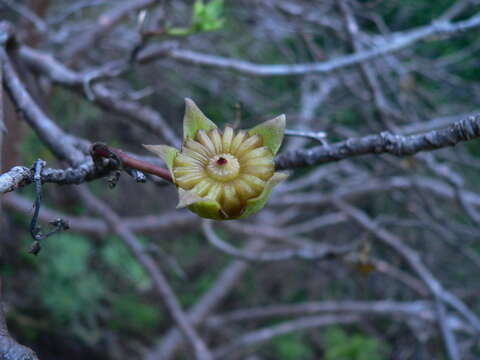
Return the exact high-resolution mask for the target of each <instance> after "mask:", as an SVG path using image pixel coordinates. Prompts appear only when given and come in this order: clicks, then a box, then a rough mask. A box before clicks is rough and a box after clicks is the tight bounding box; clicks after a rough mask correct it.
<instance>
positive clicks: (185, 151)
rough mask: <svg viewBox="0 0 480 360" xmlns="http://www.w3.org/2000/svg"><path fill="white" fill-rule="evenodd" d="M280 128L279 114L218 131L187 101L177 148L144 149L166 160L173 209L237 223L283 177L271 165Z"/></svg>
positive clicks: (282, 119)
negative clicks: (173, 192) (249, 126)
mask: <svg viewBox="0 0 480 360" xmlns="http://www.w3.org/2000/svg"><path fill="white" fill-rule="evenodd" d="M284 130H285V116H284V115H281V116H279V117H277V118H275V119H273V120H270V121H266V122H264V123H263V124H260V125H258V126H256V127H255V128H253V129H251V130H249V131H245V130H240V131H238V132H235V131H234V130H233V128H232V127H230V126H226V127H225V129H224V131H223V132H222V131H220V130H219V129H218V128H217V126H216V125H215V124H214V123H213V122H211V121H210V120H209V119H208V118H207V117H206V116H205V115H204V114H203V113H202V112H201V111H200V110H199V109H198V107H197V106H196V105H195V103H194V102H193V101H191V100H190V99H187V100H186V113H185V117H184V142H183V146H182V149H181V150H180V151H177V150H176V149H174V148H171V147H169V146H165V145H145V146H146V147H147V149H149V150H151V151H152V152H154V153H156V154H158V155H160V156H161V157H162V158H163V159H164V161H165V162H166V164H167V166H168V168H169V170H170V172H171V175H172V178H173V180H174V183H175V185H176V186H177V188H178V190H179V198H180V199H179V204H178V206H177V207H185V206H188V208H189V209H190V210H192V211H193V212H195V213H197V214H198V215H200V216H202V217H205V218H210V219H216V220H227V219H238V218H243V217H246V216H249V215H251V214H253V213H255V212H257V211H258V210H260V209H261V208H262V207H263V206H264V205H265V203H266V201H267V199H268V196H269V194H270V192H271V190H272V188H273V186H274V185H276V184H277V183H279V182H280V181H282V180H283V179H285V178H286V175H285V174H283V173H275V164H274V155H275V153H276V152H277V151H278V149H279V147H280V145H281V142H282V140H283V133H284Z"/></svg>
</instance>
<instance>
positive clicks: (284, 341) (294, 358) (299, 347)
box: [272, 334, 313, 360]
mask: <svg viewBox="0 0 480 360" xmlns="http://www.w3.org/2000/svg"><path fill="white" fill-rule="evenodd" d="M272 347H273V351H274V353H275V359H282V360H298V359H302V360H307V359H312V358H313V353H312V350H311V349H310V347H309V346H308V344H306V342H305V341H304V340H303V339H302V336H301V335H300V334H287V335H282V336H278V337H276V338H275V339H274V340H273V341H272Z"/></svg>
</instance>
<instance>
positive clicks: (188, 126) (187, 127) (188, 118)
mask: <svg viewBox="0 0 480 360" xmlns="http://www.w3.org/2000/svg"><path fill="white" fill-rule="evenodd" d="M216 128H217V125H215V123H213V122H212V121H211V120H210V119H209V118H207V117H206V116H205V115H204V114H203V113H202V111H201V110H200V109H199V108H198V106H197V105H196V104H195V103H194V102H193V100H191V99H189V98H186V99H185V116H184V117H183V140H184V141H185V140H186V139H187V138H188V137H190V138H194V137H195V135H196V134H197V131H198V130H205V132H208V131H210V130H212V129H216Z"/></svg>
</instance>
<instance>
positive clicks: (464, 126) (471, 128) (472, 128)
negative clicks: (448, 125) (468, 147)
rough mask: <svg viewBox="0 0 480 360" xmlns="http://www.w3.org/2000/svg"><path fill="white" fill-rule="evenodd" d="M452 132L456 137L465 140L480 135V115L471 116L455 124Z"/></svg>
mask: <svg viewBox="0 0 480 360" xmlns="http://www.w3.org/2000/svg"><path fill="white" fill-rule="evenodd" d="M452 132H453V133H454V136H455V137H457V138H459V139H461V140H463V141H467V140H471V139H474V138H477V137H478V136H479V135H480V115H476V116H470V117H469V118H468V119H465V120H462V121H459V122H458V123H456V124H454V126H453V127H452Z"/></svg>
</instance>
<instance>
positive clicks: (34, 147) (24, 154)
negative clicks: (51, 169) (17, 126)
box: [20, 128, 54, 165]
mask: <svg viewBox="0 0 480 360" xmlns="http://www.w3.org/2000/svg"><path fill="white" fill-rule="evenodd" d="M20 158H21V161H22V163H23V164H29V165H30V164H33V162H34V161H35V160H37V159H43V160H45V161H47V162H50V161H53V159H54V156H53V155H52V153H51V151H50V150H48V148H47V147H46V146H45V145H44V143H43V141H40V140H39V139H38V136H37V134H35V132H34V131H33V130H32V129H31V128H28V130H27V132H26V134H25V137H24V138H23V140H22V142H21V143H20Z"/></svg>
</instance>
